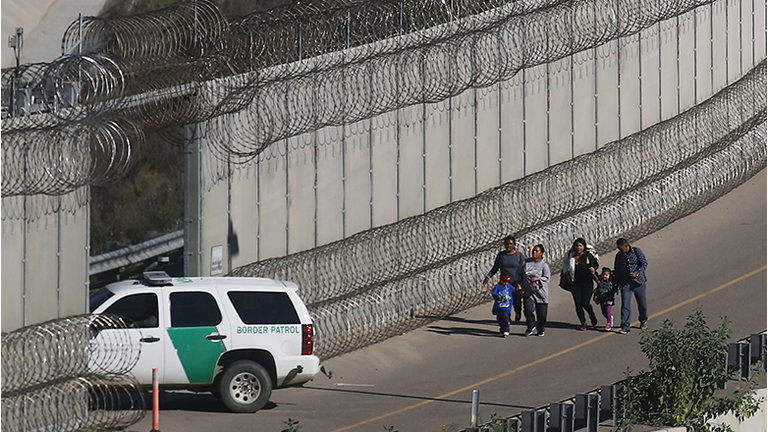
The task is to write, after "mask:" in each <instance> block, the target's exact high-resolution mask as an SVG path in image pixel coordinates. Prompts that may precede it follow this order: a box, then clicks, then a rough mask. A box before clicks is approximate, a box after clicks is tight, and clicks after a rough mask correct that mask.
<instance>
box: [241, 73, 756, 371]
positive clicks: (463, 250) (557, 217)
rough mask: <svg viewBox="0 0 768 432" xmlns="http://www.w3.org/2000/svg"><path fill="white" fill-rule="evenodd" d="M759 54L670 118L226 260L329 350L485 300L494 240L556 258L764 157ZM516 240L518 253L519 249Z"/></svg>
mask: <svg viewBox="0 0 768 432" xmlns="http://www.w3.org/2000/svg"><path fill="white" fill-rule="evenodd" d="M765 75H766V62H765V60H764V61H762V62H761V63H759V64H758V65H757V66H756V67H755V68H754V69H753V70H752V71H750V72H749V73H747V74H746V75H745V76H744V77H742V78H741V79H740V80H739V81H737V82H735V83H734V84H732V85H730V86H728V87H726V88H725V89H723V90H722V91H720V92H718V93H717V94H715V95H714V96H712V97H711V98H709V99H708V100H706V101H704V102H702V103H701V104H699V105H697V106H695V107H693V108H691V109H690V110H688V111H686V112H683V113H681V114H680V115H678V116H676V117H674V118H672V119H670V120H668V121H664V122H661V123H659V124H656V125H654V126H651V127H649V128H647V129H645V130H642V131H640V132H638V133H635V134H633V135H630V136H628V137H626V138H624V139H622V140H619V141H615V142H612V143H609V144H607V145H605V146H603V147H601V148H600V149H599V150H597V151H594V152H592V153H589V154H585V155H582V156H578V157H576V158H574V159H571V160H568V161H566V162H562V163H560V164H557V165H554V166H552V167H549V168H547V169H545V170H543V171H540V172H537V173H535V174H532V175H529V176H526V177H524V178H522V179H519V180H516V181H512V182H510V183H506V184H504V185H502V186H500V187H498V188H494V189H491V190H488V191H486V192H483V193H481V194H479V195H478V196H476V197H474V198H471V199H467V200H463V201H457V202H454V203H451V204H449V205H446V206H443V207H440V208H437V209H435V210H432V211H430V212H427V213H425V214H423V215H419V216H415V217H411V218H408V219H404V220H402V221H400V222H397V223H394V224H391V225H386V226H383V227H379V228H374V229H371V230H368V231H364V232H361V233H358V234H355V235H353V236H351V237H349V238H347V239H345V240H341V241H337V242H334V243H331V244H328V245H325V246H320V247H317V248H314V249H311V250H308V251H305V252H299V253H295V254H292V255H288V256H286V257H281V258H273V259H267V260H263V261H258V262H255V263H252V264H248V265H245V266H241V267H239V268H236V269H234V270H233V271H232V272H231V273H230V274H231V275H235V276H252V277H253V276H258V277H270V278H275V279H284V280H291V281H294V282H296V283H297V284H298V285H299V286H300V287H301V288H300V294H301V295H302V298H304V300H305V301H306V303H307V305H308V307H309V309H310V311H311V313H312V315H313V318H314V321H315V324H316V331H317V335H318V337H317V347H318V350H317V351H318V355H319V356H320V357H321V358H324V359H327V358H330V357H333V356H336V355H339V354H342V353H345V352H349V351H352V350H355V349H359V348H361V347H363V346H366V345H370V344H373V343H376V342H378V341H381V340H384V339H386V338H389V337H391V336H394V335H398V334H402V333H404V332H406V331H409V330H412V329H415V328H418V327H420V326H422V325H424V324H426V323H428V322H430V321H434V320H436V319H439V318H442V317H445V316H448V315H450V314H452V313H455V312H458V311H461V310H464V309H467V308H469V307H472V306H475V305H477V304H481V303H483V302H486V301H487V300H488V299H487V290H486V289H485V288H484V287H483V286H481V285H480V281H481V280H482V276H483V274H484V273H485V271H487V269H488V268H490V265H489V264H488V262H489V260H490V257H491V256H492V254H493V251H494V250H495V249H496V248H498V247H499V246H498V245H499V242H500V240H501V239H502V238H503V237H504V236H505V235H508V234H516V236H517V237H518V244H519V246H520V247H521V249H522V248H524V246H525V245H534V244H537V243H542V244H544V246H545V248H546V250H547V253H546V257H547V258H546V259H547V260H548V261H550V262H556V260H558V259H559V258H560V256H562V254H564V253H565V251H566V250H567V249H568V247H569V246H570V244H571V242H572V241H573V239H574V238H576V237H585V238H587V239H588V240H589V241H590V242H592V243H593V244H595V246H596V248H597V250H598V252H604V251H606V250H608V249H612V248H613V244H612V243H613V242H615V239H616V238H618V237H627V238H639V237H641V236H643V235H646V234H649V233H651V232H654V231H656V230H658V229H660V228H661V227H663V226H665V225H667V224H669V223H671V222H673V221H674V220H677V219H678V218H680V217H683V216H685V215H688V214H690V213H693V212H695V211H696V210H698V209H700V208H701V207H703V206H705V205H706V204H708V203H710V202H712V201H714V200H715V199H717V198H718V197H720V196H722V195H724V194H725V193H727V192H728V191H730V190H731V189H733V188H734V187H736V186H738V185H740V184H741V183H743V182H744V181H746V180H748V179H749V178H750V177H752V175H754V174H756V173H757V172H758V171H760V170H761V169H763V168H764V167H765V165H766V144H765V142H766V99H765V86H766V78H765ZM523 250H524V249H523Z"/></svg>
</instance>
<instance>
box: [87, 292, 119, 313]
mask: <svg viewBox="0 0 768 432" xmlns="http://www.w3.org/2000/svg"><path fill="white" fill-rule="evenodd" d="M113 295H115V293H113V292H112V291H110V290H108V289H107V287H104V288H102V289H100V290H98V291H96V292H95V293H93V294H91V298H90V300H89V301H88V310H89V311H90V312H93V311H95V310H96V309H97V308H98V307H99V306H101V305H102V304H103V303H104V302H105V301H107V299H109V298H110V297H112V296H113Z"/></svg>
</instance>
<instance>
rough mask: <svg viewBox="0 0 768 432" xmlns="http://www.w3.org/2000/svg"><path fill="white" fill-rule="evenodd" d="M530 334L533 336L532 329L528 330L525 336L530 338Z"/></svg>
mask: <svg viewBox="0 0 768 432" xmlns="http://www.w3.org/2000/svg"><path fill="white" fill-rule="evenodd" d="M532 334H533V329H528V330H526V331H525V335H526V336H530V335H532Z"/></svg>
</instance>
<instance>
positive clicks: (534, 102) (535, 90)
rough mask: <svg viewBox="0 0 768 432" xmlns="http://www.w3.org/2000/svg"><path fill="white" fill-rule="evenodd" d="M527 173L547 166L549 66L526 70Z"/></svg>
mask: <svg viewBox="0 0 768 432" xmlns="http://www.w3.org/2000/svg"><path fill="white" fill-rule="evenodd" d="M525 88H526V93H525V141H526V142H525V174H526V175H528V174H532V173H535V172H537V171H541V170H542V169H544V168H546V167H547V160H548V149H547V68H546V65H542V66H537V67H534V68H531V69H527V70H526V71H525Z"/></svg>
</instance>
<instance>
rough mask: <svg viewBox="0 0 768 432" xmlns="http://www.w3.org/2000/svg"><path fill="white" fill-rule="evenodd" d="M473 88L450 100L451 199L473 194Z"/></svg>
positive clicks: (460, 198) (463, 197)
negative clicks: (451, 110) (451, 108)
mask: <svg viewBox="0 0 768 432" xmlns="http://www.w3.org/2000/svg"><path fill="white" fill-rule="evenodd" d="M475 91H476V90H475V89H469V90H467V91H465V92H464V93H462V94H461V95H459V96H456V97H454V98H453V100H452V101H451V106H452V107H453V112H452V115H451V164H452V166H451V168H452V169H451V172H452V180H451V190H452V191H453V200H454V201H458V200H462V199H465V198H469V197H472V196H474V195H475V108H474V103H475Z"/></svg>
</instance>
